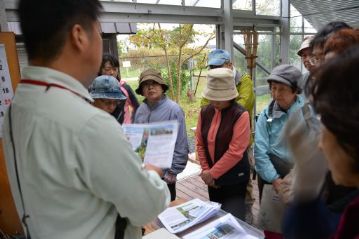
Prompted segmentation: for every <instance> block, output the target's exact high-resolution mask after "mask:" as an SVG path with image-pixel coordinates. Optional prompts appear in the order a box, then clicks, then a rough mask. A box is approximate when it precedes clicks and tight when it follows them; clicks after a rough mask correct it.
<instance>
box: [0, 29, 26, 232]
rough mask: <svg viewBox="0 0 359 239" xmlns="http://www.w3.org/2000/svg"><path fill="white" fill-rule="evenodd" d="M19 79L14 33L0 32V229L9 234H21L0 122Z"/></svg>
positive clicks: (0, 122)
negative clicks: (10, 184)
mask: <svg viewBox="0 0 359 239" xmlns="http://www.w3.org/2000/svg"><path fill="white" fill-rule="evenodd" d="M19 81H20V67H19V60H18V56H17V51H16V41H15V34H14V33H13V32H0V128H1V130H0V229H1V230H2V231H3V232H4V233H6V234H9V235H16V234H23V231H22V227H21V223H20V220H19V217H18V215H17V212H16V208H15V204H14V200H13V198H12V194H11V191H10V186H9V180H8V176H7V172H6V165H5V158H4V150H3V144H2V122H3V119H4V114H5V110H6V108H7V107H8V106H9V105H10V103H11V100H12V97H13V95H14V91H15V88H16V86H17V84H18V83H19Z"/></svg>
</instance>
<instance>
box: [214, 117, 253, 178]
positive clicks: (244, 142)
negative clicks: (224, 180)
mask: <svg viewBox="0 0 359 239" xmlns="http://www.w3.org/2000/svg"><path fill="white" fill-rule="evenodd" d="M249 139H250V124H249V114H248V112H247V111H246V112H244V113H243V114H242V115H241V117H239V119H238V120H237V122H236V123H235V125H234V127H233V136H232V140H231V142H230V143H229V148H228V150H227V151H226V152H225V153H224V154H223V156H222V157H221V158H220V159H219V160H218V161H217V163H216V164H215V165H214V166H213V167H212V168H211V170H210V174H211V175H212V177H213V178H214V179H217V178H219V177H220V176H222V175H223V174H225V173H226V172H228V171H229V170H230V169H231V168H232V167H234V166H235V165H236V164H237V163H238V162H239V161H240V160H242V157H243V153H244V152H245V151H246V150H247V148H248V146H249Z"/></svg>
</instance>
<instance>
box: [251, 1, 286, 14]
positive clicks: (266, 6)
mask: <svg viewBox="0 0 359 239" xmlns="http://www.w3.org/2000/svg"><path fill="white" fill-rule="evenodd" d="M280 6H281V1H280V0H256V14H257V15H268V16H280V13H281V11H280Z"/></svg>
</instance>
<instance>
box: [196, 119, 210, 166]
mask: <svg viewBox="0 0 359 239" xmlns="http://www.w3.org/2000/svg"><path fill="white" fill-rule="evenodd" d="M201 128H202V120H201V114H199V117H198V123H197V129H196V150H197V154H198V160H199V163H200V164H201V168H202V170H209V166H208V163H207V157H206V151H205V146H204V143H203V139H202V134H201Z"/></svg>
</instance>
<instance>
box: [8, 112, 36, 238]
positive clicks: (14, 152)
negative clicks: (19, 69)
mask: <svg viewBox="0 0 359 239" xmlns="http://www.w3.org/2000/svg"><path fill="white" fill-rule="evenodd" d="M11 108H12V107H11V105H10V106H9V126H10V140H11V144H12V151H13V154H14V166H15V174H16V182H17V187H18V189H19V193H20V200H21V206H22V210H23V215H22V217H21V222H22V224H24V226H25V231H26V232H25V233H26V239H31V236H30V231H29V227H28V225H27V222H26V220H27V219H29V218H30V216H29V215H28V214H27V213H26V208H25V202H24V197H23V194H22V189H21V183H20V177H19V171H18V167H17V160H16V150H15V141H14V135H13V132H12V118H11Z"/></svg>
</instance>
